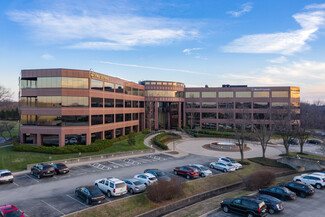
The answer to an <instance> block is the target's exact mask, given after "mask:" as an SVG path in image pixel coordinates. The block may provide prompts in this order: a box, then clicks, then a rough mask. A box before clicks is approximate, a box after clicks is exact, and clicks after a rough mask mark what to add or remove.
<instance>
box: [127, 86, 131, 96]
mask: <svg viewBox="0 0 325 217" xmlns="http://www.w3.org/2000/svg"><path fill="white" fill-rule="evenodd" d="M125 94H128V95H131V94H132V88H131V87H128V86H125Z"/></svg>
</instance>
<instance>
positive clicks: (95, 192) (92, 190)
mask: <svg viewBox="0 0 325 217" xmlns="http://www.w3.org/2000/svg"><path fill="white" fill-rule="evenodd" d="M88 190H89V192H90V193H91V194H92V195H93V196H100V195H102V192H101V191H100V190H99V188H97V187H92V188H88Z"/></svg>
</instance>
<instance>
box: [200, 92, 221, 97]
mask: <svg viewBox="0 0 325 217" xmlns="http://www.w3.org/2000/svg"><path fill="white" fill-rule="evenodd" d="M216 97H217V93H216V92H202V98H216Z"/></svg>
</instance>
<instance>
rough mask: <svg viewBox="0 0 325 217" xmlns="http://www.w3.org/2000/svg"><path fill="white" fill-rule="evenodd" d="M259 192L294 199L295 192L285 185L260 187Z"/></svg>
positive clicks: (279, 197) (282, 198)
mask: <svg viewBox="0 0 325 217" xmlns="http://www.w3.org/2000/svg"><path fill="white" fill-rule="evenodd" d="M259 193H260V194H267V195H270V196H272V197H276V198H278V199H280V200H295V199H296V197H297V196H296V194H295V193H294V192H292V191H290V190H289V189H287V188H285V187H271V188H262V189H260V190H259Z"/></svg>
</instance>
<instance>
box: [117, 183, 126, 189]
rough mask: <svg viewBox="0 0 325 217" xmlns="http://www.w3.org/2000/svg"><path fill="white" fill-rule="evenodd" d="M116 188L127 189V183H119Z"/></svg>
mask: <svg viewBox="0 0 325 217" xmlns="http://www.w3.org/2000/svg"><path fill="white" fill-rule="evenodd" d="M115 187H116V188H123V187H125V183H117V184H115Z"/></svg>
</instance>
